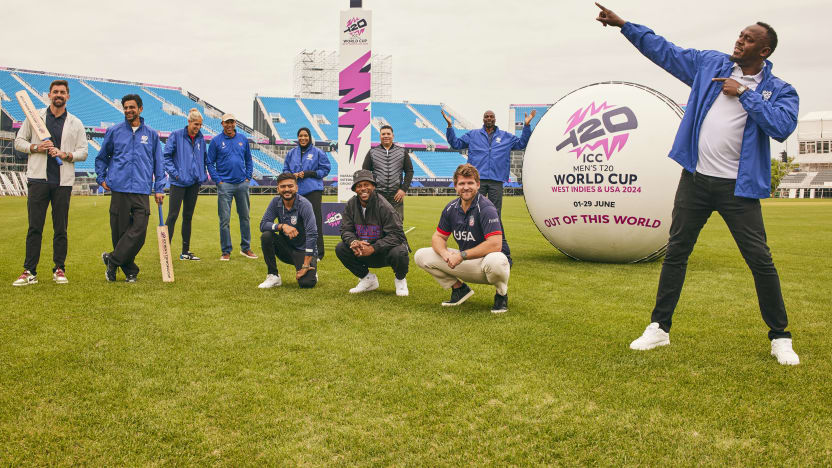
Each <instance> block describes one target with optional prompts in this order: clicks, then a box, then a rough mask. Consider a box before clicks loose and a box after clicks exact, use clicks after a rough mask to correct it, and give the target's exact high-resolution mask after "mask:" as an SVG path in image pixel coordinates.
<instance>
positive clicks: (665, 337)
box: [630, 322, 670, 351]
mask: <svg viewBox="0 0 832 468" xmlns="http://www.w3.org/2000/svg"><path fill="white" fill-rule="evenodd" d="M669 344H670V333H667V332H666V331H664V330H662V329H661V328H659V323H658V322H653V323H651V324H650V325H647V328H645V329H644V333H642V335H641V336H640V337H638V338H637V339H636V340H635V341H633V342H632V343H630V349H636V350H639V351H647V350H648V349H653V348H655V347H658V346H665V345H669Z"/></svg>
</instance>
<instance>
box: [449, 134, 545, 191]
mask: <svg viewBox="0 0 832 468" xmlns="http://www.w3.org/2000/svg"><path fill="white" fill-rule="evenodd" d="M445 133H446V137H447V138H448V144H450V145H451V148H453V149H465V148H468V162H469V163H471V164H472V165H473V166H474V167H476V168H477V171H479V173H480V179H489V180H499V181H502V182H507V181H508V175H509V166H510V163H511V150H521V149H525V148H526V145H528V144H529V137H531V136H532V129H531V128H529V126H528V125H526V126H524V127H523V133H522V134H521V135H520V138H517V137H516V136H514V134H511V133H509V132H506V131H504V130H500V129H499V128H497V127H494V133H492V134H491V136H490V137H489V135H488V133H486V131H485V127H483V128H479V129H477V130H471V131H470V132H468V133H466V134H465V135H462V136H461V137H460V138H457V137H456V132H455V131H454V128H453V127H448V129H447V130H446V132H445Z"/></svg>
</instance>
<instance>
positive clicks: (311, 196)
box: [303, 190, 324, 258]
mask: <svg viewBox="0 0 832 468" xmlns="http://www.w3.org/2000/svg"><path fill="white" fill-rule="evenodd" d="M323 193H324V192H323V191H322V190H315V191H313V192H309V193H307V194H306V195H304V196H303V197H304V198H306V199H307V200H309V203H312V211H313V212H314V213H315V222H317V223H318V258H324V220H323V218H322V217H321V199H322V196H323Z"/></svg>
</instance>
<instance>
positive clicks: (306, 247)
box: [258, 172, 318, 289]
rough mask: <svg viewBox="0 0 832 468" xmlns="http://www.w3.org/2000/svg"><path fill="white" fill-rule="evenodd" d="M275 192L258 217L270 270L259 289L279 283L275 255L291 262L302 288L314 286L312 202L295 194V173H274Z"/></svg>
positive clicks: (316, 231)
mask: <svg viewBox="0 0 832 468" xmlns="http://www.w3.org/2000/svg"><path fill="white" fill-rule="evenodd" d="M277 192H278V193H279V195H278V196H276V197H274V198H273V199H272V201H271V203H269V207H268V208H266V212H265V213H263V219H261V220H260V231H262V232H263V234H262V235H260V245H261V246H262V248H263V260H265V261H266V267H267V268H268V270H269V273H268V275H267V276H266V280H265V281H263V282H262V283H260V286H258V287H259V288H261V289H267V288H273V287H275V286H280V285H281V284H283V281H282V280H281V278H280V273H278V271H277V262H276V261H275V257H277V258H278V259H280V261H281V262H283V263H288V264H289V265H294V267H295V278H296V279H297V280H298V286H300V287H301V288H314V287H315V284H316V283H317V282H318V274H317V272H316V270H315V265H316V264H317V258H318V256H317V252H316V251H315V249H316V246H317V242H318V227H317V224H316V221H315V213H314V212H313V211H312V203H311V202H310V201H309V200H307V199H306V198H303V197H302V196H300V195H298V184H297V177H296V176H295V175H294V174H292V173H291V172H284V173H283V174H280V175H279V176H278V177H277Z"/></svg>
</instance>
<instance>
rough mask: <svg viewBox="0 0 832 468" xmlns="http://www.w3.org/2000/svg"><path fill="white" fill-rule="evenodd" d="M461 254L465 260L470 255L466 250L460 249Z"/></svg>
mask: <svg viewBox="0 0 832 468" xmlns="http://www.w3.org/2000/svg"><path fill="white" fill-rule="evenodd" d="M459 256H460V257H462V259H463V260H465V259H466V258H467V257H468V252H466V251H464V250H460V251H459Z"/></svg>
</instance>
